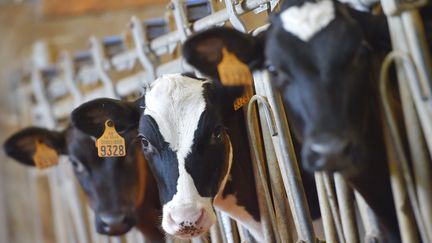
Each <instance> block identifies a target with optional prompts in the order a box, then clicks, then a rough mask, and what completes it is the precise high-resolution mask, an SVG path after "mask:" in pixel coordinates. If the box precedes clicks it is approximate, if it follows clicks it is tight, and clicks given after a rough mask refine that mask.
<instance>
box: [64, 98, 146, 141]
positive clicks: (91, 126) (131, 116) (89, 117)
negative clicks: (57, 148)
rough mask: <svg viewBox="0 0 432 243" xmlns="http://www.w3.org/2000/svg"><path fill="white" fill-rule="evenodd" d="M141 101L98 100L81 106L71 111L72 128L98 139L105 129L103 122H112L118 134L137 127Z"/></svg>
mask: <svg viewBox="0 0 432 243" xmlns="http://www.w3.org/2000/svg"><path fill="white" fill-rule="evenodd" d="M140 105H142V103H141V99H139V100H138V101H136V102H126V101H120V100H115V99H108V98H100V99H95V100H92V101H89V102H86V103H84V104H82V105H81V106H79V107H77V108H76V109H75V110H73V111H72V114H71V123H72V126H74V127H75V128H77V129H79V130H81V131H82V132H84V133H86V134H88V135H90V136H93V137H100V136H102V133H103V131H104V128H105V122H106V121H107V120H112V121H113V122H114V125H115V128H116V130H117V131H118V132H123V131H125V130H127V129H128V128H131V127H133V126H136V125H138V122H139V118H140Z"/></svg>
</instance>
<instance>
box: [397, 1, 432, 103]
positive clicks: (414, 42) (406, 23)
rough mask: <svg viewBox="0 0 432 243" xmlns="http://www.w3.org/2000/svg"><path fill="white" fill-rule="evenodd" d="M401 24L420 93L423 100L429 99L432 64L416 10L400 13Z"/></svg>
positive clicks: (431, 83) (431, 84)
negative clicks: (416, 75)
mask: <svg viewBox="0 0 432 243" xmlns="http://www.w3.org/2000/svg"><path fill="white" fill-rule="evenodd" d="M401 22H402V24H403V27H404V30H405V36H406V40H407V45H408V47H409V50H410V53H411V57H412V60H413V62H414V63H415V66H416V68H417V71H418V75H419V77H418V78H419V85H420V87H421V93H422V95H423V97H424V98H426V99H430V98H432V97H431V91H432V89H431V86H432V70H431V69H432V62H431V57H430V50H429V47H428V45H427V43H426V37H425V33H424V27H423V26H422V21H421V17H420V15H419V13H418V10H410V11H405V12H402V14H401Z"/></svg>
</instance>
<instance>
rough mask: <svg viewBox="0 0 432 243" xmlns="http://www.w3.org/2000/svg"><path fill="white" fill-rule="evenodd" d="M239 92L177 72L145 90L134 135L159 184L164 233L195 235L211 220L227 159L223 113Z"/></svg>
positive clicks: (229, 156) (228, 150)
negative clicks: (140, 114) (136, 135)
mask: <svg viewBox="0 0 432 243" xmlns="http://www.w3.org/2000/svg"><path fill="white" fill-rule="evenodd" d="M241 92H242V89H238V88H222V87H218V86H216V85H215V84H213V83H210V82H203V81H202V80H198V79H195V78H190V77H186V76H183V75H180V74H173V75H164V76H162V77H161V78H159V79H157V80H156V81H154V82H153V84H152V85H151V87H150V88H149V90H148V91H147V92H146V94H145V96H144V98H143V99H145V108H144V111H143V114H142V116H141V119H140V125H139V136H140V137H141V140H142V148H143V151H144V154H145V156H146V158H147V159H148V161H149V163H150V167H151V169H152V171H153V173H154V175H155V177H156V181H157V184H158V187H159V194H160V199H161V202H162V204H163V217H162V227H163V229H164V230H165V231H166V232H167V233H169V234H171V235H175V236H177V237H180V238H191V237H196V236H198V235H200V234H202V233H204V232H206V231H207V230H208V229H209V228H210V226H211V225H212V224H213V223H214V222H215V221H216V216H215V213H214V210H213V207H212V203H213V199H214V198H215V196H216V195H217V194H218V192H220V191H221V189H222V188H223V186H224V183H225V182H226V179H227V175H228V171H229V167H230V162H231V160H232V147H231V143H230V138H229V135H228V134H229V132H228V131H226V129H225V127H224V119H223V118H224V117H226V116H229V113H230V112H233V108H232V107H233V101H234V98H236V97H238V96H240V95H241Z"/></svg>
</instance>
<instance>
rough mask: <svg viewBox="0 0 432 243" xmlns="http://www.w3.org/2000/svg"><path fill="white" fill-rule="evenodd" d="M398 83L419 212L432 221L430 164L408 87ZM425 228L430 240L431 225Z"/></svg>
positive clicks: (403, 82)
mask: <svg viewBox="0 0 432 243" xmlns="http://www.w3.org/2000/svg"><path fill="white" fill-rule="evenodd" d="M398 81H399V93H400V97H401V101H402V107H403V115H404V119H405V128H406V131H407V137H408V141H409V149H410V151H411V153H410V155H411V161H412V168H413V173H414V181H415V186H416V192H417V196H418V201H419V205H420V212H421V216H422V217H423V221H424V222H428V221H429V220H430V219H432V204H431V202H432V184H431V181H432V164H431V163H430V160H429V155H428V154H427V149H426V144H425V142H424V138H423V133H422V130H421V127H420V123H419V120H418V116H417V113H416V110H415V105H414V102H413V100H412V96H411V93H410V90H409V86H408V84H407V83H406V80H402V79H401V78H399V79H398ZM425 228H426V230H427V233H428V235H429V238H432V237H431V236H432V224H428V225H425Z"/></svg>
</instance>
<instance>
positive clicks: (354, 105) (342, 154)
mask: <svg viewBox="0 0 432 243" xmlns="http://www.w3.org/2000/svg"><path fill="white" fill-rule="evenodd" d="M270 22H271V24H270V27H269V29H268V30H266V31H265V32H262V33H260V34H259V35H257V36H252V35H250V34H246V33H241V32H239V31H236V30H234V29H231V28H227V27H218V28H212V29H209V30H205V31H203V32H200V33H197V34H195V35H194V36H192V37H190V38H189V39H188V40H187V41H186V42H185V43H184V45H183V56H184V57H185V59H186V61H187V62H188V63H189V64H191V65H192V66H193V67H195V68H196V69H197V70H198V71H200V73H202V74H204V75H205V76H208V77H210V78H211V79H214V80H219V79H220V77H219V75H218V69H217V67H218V64H219V63H220V62H221V60H222V57H223V51H222V50H223V49H224V48H226V50H228V52H231V53H233V54H235V55H236V56H237V58H238V59H239V60H241V61H242V62H244V63H246V64H247V65H248V66H249V67H250V69H251V70H264V69H267V71H268V72H269V73H270V74H271V77H272V86H273V87H274V88H275V89H276V90H278V91H280V93H281V95H282V100H283V103H284V106H285V111H286V114H287V119H288V121H289V123H290V126H291V130H292V131H293V134H294V137H295V139H296V140H297V142H298V143H299V145H300V146H301V149H300V150H301V154H300V158H301V164H302V167H303V168H304V169H305V170H308V171H311V172H312V171H326V172H329V173H333V172H339V173H341V174H342V175H343V176H344V178H345V179H346V180H347V181H348V182H349V183H350V185H351V186H352V187H353V188H355V189H356V190H357V191H358V192H360V194H361V195H362V196H363V197H364V198H365V200H366V201H367V203H368V204H369V205H370V206H371V208H372V209H373V211H374V212H375V213H376V214H377V216H378V217H379V218H380V219H381V221H382V224H383V225H384V228H385V231H386V232H387V234H386V235H387V236H388V240H389V241H390V242H399V241H400V236H399V231H398V224H397V219H396V213H395V209H394V202H393V196H392V191H391V185H390V179H389V171H388V166H387V158H388V155H387V152H386V149H385V144H384V138H383V137H384V136H383V127H382V124H381V123H382V117H383V114H382V111H381V110H380V105H379V104H380V101H379V92H378V71H379V68H380V64H381V61H382V60H383V57H384V56H385V55H386V54H387V53H388V52H389V51H390V50H391V47H390V40H389V35H388V27H387V23H386V19H385V16H373V15H371V14H369V13H365V12H359V11H356V10H354V9H351V8H349V7H347V6H346V5H344V4H341V3H339V2H336V1H331V0H321V1H313V0H287V1H285V2H284V4H283V6H282V8H281V11H280V12H279V13H277V14H274V15H272V16H270Z"/></svg>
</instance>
